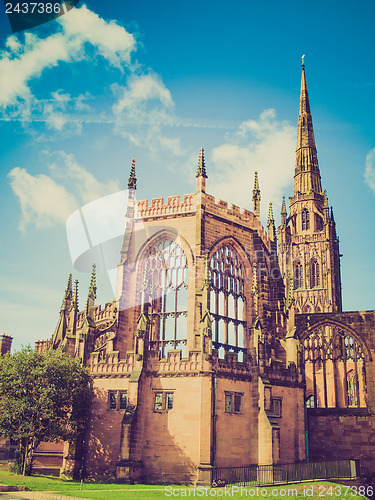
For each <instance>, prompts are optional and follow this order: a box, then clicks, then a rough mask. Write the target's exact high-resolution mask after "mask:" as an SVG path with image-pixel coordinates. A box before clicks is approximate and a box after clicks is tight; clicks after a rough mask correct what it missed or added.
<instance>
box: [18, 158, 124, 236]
mask: <svg viewBox="0 0 375 500" xmlns="http://www.w3.org/2000/svg"><path fill="white" fill-rule="evenodd" d="M49 168H50V172H51V175H50V176H48V175H44V174H40V175H35V176H33V175H31V174H29V173H28V172H27V170H26V169H24V168H19V167H16V168H13V170H11V171H10V172H9V174H8V178H9V179H10V185H11V187H12V189H13V192H14V194H15V195H16V196H17V197H18V199H19V202H20V205H21V212H22V216H21V221H20V224H19V228H20V229H21V231H25V230H26V227H27V226H28V225H34V226H35V227H36V228H37V229H44V228H48V227H52V226H54V225H56V224H65V222H66V219H67V218H68V216H69V215H70V214H71V213H72V212H73V211H74V210H76V209H77V208H78V207H79V205H81V204H85V203H88V202H90V201H93V200H95V199H97V198H101V197H102V196H105V195H107V194H110V193H114V192H116V191H119V190H120V188H119V185H118V183H117V182H114V181H108V182H107V183H100V182H99V181H98V180H97V179H96V178H95V177H94V176H93V175H92V174H91V173H90V172H88V171H87V170H86V169H85V168H84V167H82V166H80V165H79V164H78V163H77V162H76V160H75V158H74V156H73V155H69V154H66V153H64V152H63V151H60V152H59V153H58V154H57V161H56V162H55V163H52V164H51V165H50V167H49ZM64 184H66V185H69V186H70V189H69V190H68V189H67V187H66V186H65V185H64ZM71 190H73V192H71Z"/></svg>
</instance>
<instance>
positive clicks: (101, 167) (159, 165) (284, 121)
mask: <svg viewBox="0 0 375 500" xmlns="http://www.w3.org/2000/svg"><path fill="white" fill-rule="evenodd" d="M374 17H375V5H374V3H373V2H372V1H359V2H357V3H356V4H355V5H354V4H353V3H352V2H351V3H349V2H341V3H340V6H339V7H338V4H337V2H332V1H328V2H327V1H324V2H323V1H316V2H314V4H311V3H310V4H309V3H301V2H297V1H289V2H284V3H282V2H278V1H273V0H271V1H269V2H258V1H257V2H255V1H251V0H247V1H244V0H241V1H233V2H229V1H215V2H212V1H210V0H208V1H204V2H202V1H200V2H198V1H189V2H185V3H182V2H171V1H169V0H165V1H162V2H155V1H150V0H138V1H137V2H118V1H115V0H107V1H106V2H98V1H90V2H87V3H83V2H79V4H78V8H77V9H73V10H72V11H70V12H69V13H68V14H66V15H65V16H62V17H60V18H59V19H58V20H55V21H52V22H50V23H47V24H45V25H41V26H39V27H36V28H34V29H31V30H29V31H27V32H21V33H17V34H15V35H12V34H11V29H10V25H9V22H8V20H7V18H6V16H5V14H4V13H0V37H1V40H0V43H1V47H0V51H1V54H0V55H1V58H0V107H1V108H0V127H1V149H0V166H1V183H0V190H1V202H2V214H3V216H2V218H1V234H2V239H1V242H0V252H1V254H0V276H1V285H2V286H1V287H0V331H1V332H3V333H7V334H10V335H12V336H13V337H14V347H15V348H19V347H20V346H21V345H22V344H23V345H26V344H28V343H31V344H33V343H34V341H35V340H38V339H42V338H49V337H50V336H51V334H52V333H53V330H54V328H55V325H56V323H57V320H58V314H59V310H60V305H61V300H62V295H63V291H64V288H65V286H66V281H67V276H68V274H69V272H73V274H74V278H78V279H79V281H80V293H79V296H80V307H81V308H82V307H84V305H85V301H86V297H87V289H88V285H89V276H88V275H87V274H85V273H81V272H78V271H76V270H74V269H73V264H72V261H71V258H70V253H69V248H68V243H67V236H66V228H65V223H66V219H67V217H68V216H69V215H70V213H71V212H73V211H74V210H76V209H77V208H78V207H80V206H82V205H85V204H87V203H89V202H91V201H93V200H94V199H96V198H101V197H103V196H105V195H109V194H111V193H114V192H116V191H119V190H121V189H124V188H125V187H126V184H127V178H128V175H129V170H130V165H131V160H132V158H133V157H135V158H136V168H137V178H138V189H137V199H144V198H148V199H151V198H153V197H158V196H164V197H166V196H168V195H173V194H180V195H182V194H184V193H190V192H194V191H195V170H196V165H197V160H198V155H199V149H200V147H201V146H203V147H204V148H205V155H206V166H207V172H208V175H209V178H208V181H207V191H208V192H209V193H210V194H213V195H214V196H217V197H220V198H222V199H224V200H226V201H228V202H232V203H235V204H237V205H240V206H241V207H244V208H249V209H251V207H252V203H251V190H252V187H253V176H254V171H255V170H258V172H259V180H260V187H261V191H262V217H263V220H265V217H266V216H267V210H268V203H269V201H272V202H273V203H274V211H275V214H276V222H277V223H279V220H280V219H279V212H280V204H281V196H282V195H283V194H285V195H286V196H289V195H291V194H292V180H293V169H294V150H295V143H296V124H297V116H298V100H299V88H300V78H301V56H302V55H303V54H306V58H305V64H306V74H307V82H308V87H309V94H310V103H311V108H312V114H313V123H314V131H315V139H316V144H317V149H318V159H319V165H320V171H321V175H322V183H323V189H327V193H328V199H329V203H330V204H331V205H333V207H334V213H335V219H336V223H337V231H338V234H339V237H340V250H341V253H342V254H343V258H342V281H343V299H344V309H345V310H357V309H361V310H365V309H374V299H375V271H374V269H373V248H374V244H375V236H374V222H373V216H374V208H375V135H374V128H375V126H374V119H373V117H374V114H375V100H374V98H373V94H374V90H375V64H374V47H375V40H374V37H375V32H374V29H373V19H374ZM97 281H98V302H99V303H104V302H105V301H109V300H112V298H113V291H112V289H111V287H110V284H109V280H108V277H107V275H106V274H104V273H99V275H98V279H97Z"/></svg>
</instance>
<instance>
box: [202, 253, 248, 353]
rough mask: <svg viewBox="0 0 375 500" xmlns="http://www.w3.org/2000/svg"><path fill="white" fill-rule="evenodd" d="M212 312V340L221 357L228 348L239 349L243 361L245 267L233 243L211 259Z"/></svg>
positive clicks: (236, 350) (234, 350) (231, 349)
mask: <svg viewBox="0 0 375 500" xmlns="http://www.w3.org/2000/svg"><path fill="white" fill-rule="evenodd" d="M210 277H211V292H210V312H211V315H212V318H213V328H212V341H213V347H214V349H217V350H218V353H219V357H220V358H224V352H225V351H232V352H237V353H238V354H237V356H238V361H243V356H244V352H245V349H244V337H245V332H246V321H245V316H244V310H245V294H244V284H245V270H244V267H243V265H242V263H241V258H240V256H239V255H238V253H237V252H236V250H235V249H234V248H233V247H232V246H231V245H226V246H222V247H221V248H219V249H218V250H216V251H215V252H214V254H213V255H212V257H211V260H210Z"/></svg>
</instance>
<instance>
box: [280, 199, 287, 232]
mask: <svg viewBox="0 0 375 500" xmlns="http://www.w3.org/2000/svg"><path fill="white" fill-rule="evenodd" d="M286 216H287V212H286V206H285V196H283V204H282V206H281V224H282V225H283V226H285V225H286Z"/></svg>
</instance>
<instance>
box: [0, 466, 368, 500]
mask: <svg viewBox="0 0 375 500" xmlns="http://www.w3.org/2000/svg"><path fill="white" fill-rule="evenodd" d="M0 483H2V484H8V485H24V486H25V487H26V489H27V490H29V491H48V492H53V493H56V494H61V495H66V496H73V497H79V498H88V499H91V500H96V499H98V500H112V499H116V500H122V499H125V500H126V499H129V500H133V499H134V500H143V499H145V500H150V499H168V498H172V499H176V498H180V497H181V498H235V499H240V498H242V499H243V498H266V497H269V498H272V499H275V500H282V499H286V498H296V499H298V500H301V499H304V500H308V499H319V498H320V499H322V498H325V499H328V500H329V499H334V498H336V499H345V498H348V499H352V500H353V499H355V498H358V499H359V500H362V499H363V498H364V497H363V496H359V495H357V494H355V495H354V491H353V490H351V489H349V488H348V487H345V486H342V485H339V484H335V483H329V482H319V483H318V482H315V483H298V484H288V485H282V486H268V487H262V486H258V487H257V486H254V487H251V486H248V487H246V488H243V489H242V490H241V488H240V487H238V486H233V487H232V486H227V489H226V490H224V489H215V490H214V489H211V488H207V489H206V488H203V487H200V488H197V489H196V488H189V487H187V486H168V487H166V486H161V485H147V484H134V485H124V484H115V483H84V484H83V490H82V491H80V486H81V485H80V483H79V482H77V481H64V480H61V479H58V478H54V477H51V476H39V475H36V476H29V477H23V476H19V475H17V474H12V473H10V472H4V471H0ZM228 490H229V493H230V494H229V493H228ZM225 493H226V494H225ZM241 493H242V494H241Z"/></svg>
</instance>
